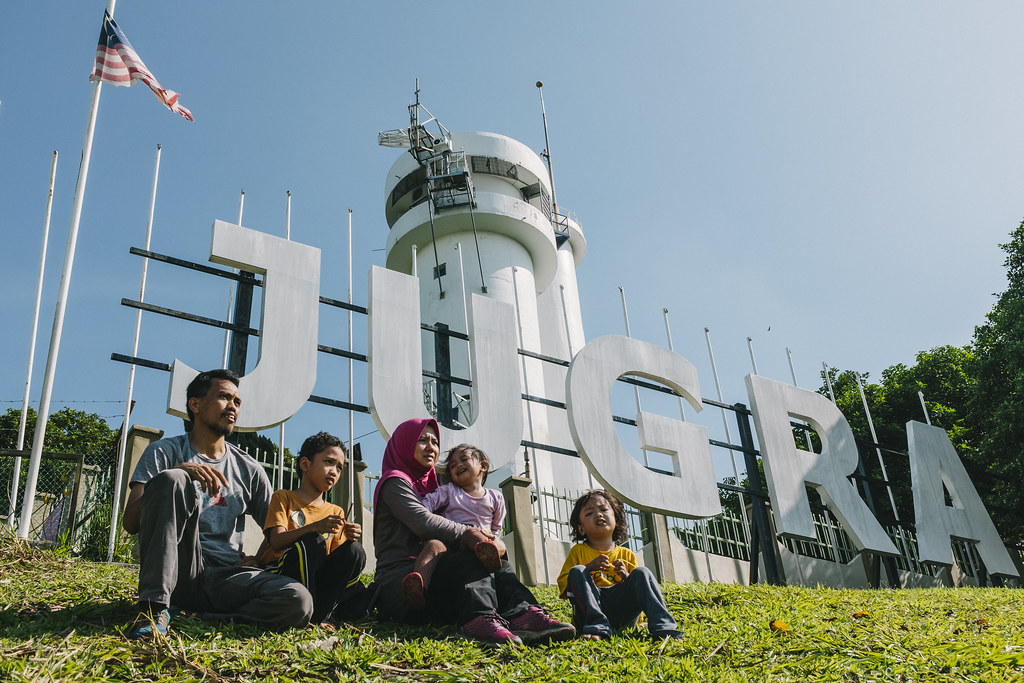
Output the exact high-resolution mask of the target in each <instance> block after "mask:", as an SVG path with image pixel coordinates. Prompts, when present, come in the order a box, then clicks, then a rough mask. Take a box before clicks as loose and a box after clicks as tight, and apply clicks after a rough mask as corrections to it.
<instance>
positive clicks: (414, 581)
mask: <svg viewBox="0 0 1024 683" xmlns="http://www.w3.org/2000/svg"><path fill="white" fill-rule="evenodd" d="M423 590H424V588H423V576H422V575H421V574H420V573H419V572H409V573H408V574H406V575H405V577H404V578H403V579H402V595H403V596H405V604H407V605H409V609H411V610H412V611H414V612H418V611H420V610H421V609H424V608H425V607H426V606H427V599H426V597H425V596H424V595H423Z"/></svg>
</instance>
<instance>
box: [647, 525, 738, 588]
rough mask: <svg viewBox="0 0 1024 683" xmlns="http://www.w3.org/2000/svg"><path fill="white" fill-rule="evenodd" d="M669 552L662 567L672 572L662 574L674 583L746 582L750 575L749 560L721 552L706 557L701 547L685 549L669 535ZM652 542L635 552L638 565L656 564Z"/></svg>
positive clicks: (653, 565)
mask: <svg viewBox="0 0 1024 683" xmlns="http://www.w3.org/2000/svg"><path fill="white" fill-rule="evenodd" d="M668 542H669V551H670V552H671V554H672V562H671V564H669V563H667V562H666V563H663V565H664V566H666V567H668V566H671V567H672V569H673V571H672V572H671V573H668V572H667V571H666V574H668V575H667V576H666V577H665V580H666V581H671V582H673V583H696V582H702V583H709V582H711V581H715V582H717V583H735V584H743V585H745V584H746V583H747V577H749V576H750V563H749V562H745V561H743V560H737V559H734V558H731V557H724V556H722V555H707V556H705V555H704V553H703V552H701V551H700V550H694V549H692V548H687V547H686V546H684V545H683V544H682V543H680V542H679V540H678V539H677V538H676V537H675V536H671V535H670V536H669V537H668ZM655 552H656V550H655V548H654V544H652V543H648V544H647V545H645V546H644V547H643V549H642V550H641V551H640V553H639V554H638V557H637V559H639V560H641V564H643V565H645V566H648V567H655V566H657V559H656V557H655ZM708 564H710V565H711V574H710V576H709V575H708Z"/></svg>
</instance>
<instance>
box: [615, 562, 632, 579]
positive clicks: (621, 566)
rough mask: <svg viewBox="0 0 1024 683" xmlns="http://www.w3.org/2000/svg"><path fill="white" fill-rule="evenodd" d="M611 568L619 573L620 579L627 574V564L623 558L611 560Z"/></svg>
mask: <svg viewBox="0 0 1024 683" xmlns="http://www.w3.org/2000/svg"><path fill="white" fill-rule="evenodd" d="M612 569H614V570H615V573H616V574H618V575H619V578H620V579H625V578H626V577H627V576H629V565H628V564H626V561H625V560H615V561H614V562H612Z"/></svg>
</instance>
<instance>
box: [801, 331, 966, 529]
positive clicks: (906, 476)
mask: <svg viewBox="0 0 1024 683" xmlns="http://www.w3.org/2000/svg"><path fill="white" fill-rule="evenodd" d="M973 361H974V355H973V354H972V352H971V350H970V349H969V348H967V347H957V346H938V347H936V348H934V349H931V350H930V351H921V352H919V353H918V354H917V357H916V363H915V364H914V365H912V366H909V367H908V366H906V365H904V364H902V363H898V364H896V365H892V366H890V367H888V368H886V369H885V370H883V371H882V381H881V382H880V383H877V384H876V383H872V382H868V381H866V380H867V379H868V373H866V372H865V373H861V377H862V378H863V379H864V380H865V383H864V397H865V399H866V401H867V404H868V409H869V410H870V411H871V419H872V422H873V423H874V427H875V434H876V435H877V436H878V440H877V443H879V444H881V446H882V449H883V450H882V461H883V462H884V464H885V474H886V475H887V479H888V481H889V482H890V484H891V486H892V495H893V499H894V500H895V502H896V510H897V512H898V513H899V517H900V520H901V521H908V520H911V519H913V514H914V502H913V498H912V496H911V482H910V466H909V461H908V460H907V458H906V457H905V456H903V455H902V454H900V452H902V451H905V450H906V448H907V436H906V424H907V422H909V421H910V420H916V421H918V422H924V421H925V415H924V411H923V410H922V408H921V399H920V397H919V396H918V392H919V391H920V392H921V393H922V394H924V398H925V405H926V406H927V407H928V414H929V418H930V419H931V422H932V424H933V425H935V426H937V427H941V428H943V429H945V430H946V433H947V434H949V437H950V441H952V443H953V446H954V447H955V448H956V450H957V452H958V453H960V456H961V458H967V457H969V456H970V455H971V454H972V453H973V452H974V448H973V446H972V442H971V440H970V430H969V428H968V422H969V417H968V408H967V404H968V401H969V399H970V397H971V395H972V392H973V390H974V380H973V378H972V376H971V372H970V370H971V366H972V363H973ZM829 378H830V379H831V381H832V388H833V391H834V393H835V400H836V405H837V406H838V407H839V409H840V410H841V411H842V412H843V415H844V416H845V417H846V419H847V421H848V422H849V423H850V428H851V429H852V430H853V433H854V435H855V436H856V437H857V438H858V439H859V440H860V450H861V459H862V461H863V463H864V468H865V474H866V475H867V476H868V477H871V478H874V479H879V480H880V479H882V478H883V477H882V465H881V464H880V463H879V458H878V454H877V452H876V451H875V448H874V447H872V446H870V442H872V441H873V439H872V438H871V429H870V427H869V425H868V420H867V416H866V414H865V412H864V401H863V400H862V399H861V396H860V389H859V388H858V386H857V379H856V376H855V375H854V373H853V372H851V371H839V370H837V369H835V368H829ZM822 382H823V384H824V386H822V388H821V389H819V390H818V391H819V392H820V393H823V394H825V395H826V396H827V395H828V387H827V384H826V383H825V377H824V373H822ZM968 473H971V468H970V467H968ZM870 489H871V492H872V497H873V499H874V503H875V508H876V510H877V511H878V512H879V514H880V515H881V516H882V517H883V518H887V517H888V516H889V515H890V514H891V513H892V506H891V503H890V501H889V492H888V491H886V489H885V487H884V486H883V485H882V484H880V483H879V484H874V483H873V484H871V485H870ZM979 490H981V487H979Z"/></svg>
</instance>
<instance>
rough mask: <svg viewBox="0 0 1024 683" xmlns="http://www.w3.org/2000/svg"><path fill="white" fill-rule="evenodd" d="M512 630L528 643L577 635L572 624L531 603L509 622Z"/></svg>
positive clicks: (567, 638) (564, 638)
mask: <svg viewBox="0 0 1024 683" xmlns="http://www.w3.org/2000/svg"><path fill="white" fill-rule="evenodd" d="M509 625H510V626H511V627H512V632H513V633H515V634H516V635H517V636H519V637H520V638H522V639H523V640H524V641H525V642H527V643H533V642H537V641H538V640H569V639H570V638H573V637H574V636H575V635H576V628H575V627H574V626H573V625H572V624H563V623H562V622H560V621H555V620H554V619H552V618H551V617H549V616H548V615H547V614H546V613H545V612H544V610H542V609H541V608H540V607H537V606H536V605H530V606H529V607H527V608H526V611H525V612H523V613H522V614H520V615H519V616H518V617H516V618H515V619H512V620H511V621H510V622H509Z"/></svg>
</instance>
